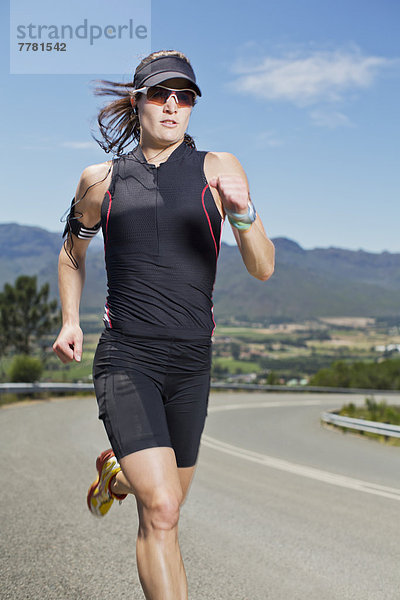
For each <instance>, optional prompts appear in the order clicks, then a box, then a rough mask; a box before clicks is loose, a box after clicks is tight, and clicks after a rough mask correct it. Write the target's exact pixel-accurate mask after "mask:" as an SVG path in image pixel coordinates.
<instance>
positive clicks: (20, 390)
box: [0, 382, 400, 396]
mask: <svg viewBox="0 0 400 600" xmlns="http://www.w3.org/2000/svg"><path fill="white" fill-rule="evenodd" d="M211 389H214V390H244V391H246V390H248V391H251V390H255V391H266V392H268V391H271V392H322V393H324V394H367V395H369V396H373V395H376V394H385V395H387V394H397V395H400V390H368V389H361V388H332V387H322V386H321V387H313V386H308V385H260V384H256V383H223V382H221V383H218V382H216V383H212V384H211ZM87 390H89V391H90V390H93V391H94V388H93V383H61V382H60V383H53V382H48V383H0V394H34V393H37V392H76V391H87Z"/></svg>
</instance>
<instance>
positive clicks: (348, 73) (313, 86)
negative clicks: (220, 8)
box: [229, 47, 392, 106]
mask: <svg viewBox="0 0 400 600" xmlns="http://www.w3.org/2000/svg"><path fill="white" fill-rule="evenodd" d="M391 62H392V61H390V60H389V59H387V58H384V57H379V56H365V55H363V54H362V53H361V51H360V50H359V49H358V48H357V47H352V48H350V49H347V50H334V51H327V50H309V51H308V52H305V51H298V52H291V53H290V54H287V55H285V56H283V57H280V58H273V57H268V56H267V57H265V58H262V59H261V60H258V62H257V64H254V63H253V64H251V62H250V61H249V60H247V61H246V63H245V62H244V61H237V62H236V63H235V65H234V66H233V72H234V73H236V74H237V78H236V80H235V81H233V82H231V83H230V84H229V85H230V87H233V88H234V89H236V90H237V91H242V92H245V93H246V94H254V95H255V96H257V97H261V98H265V99H266V100H285V101H288V102H292V103H294V104H296V105H298V106H310V105H315V104H318V103H321V102H326V101H328V102H337V101H340V100H342V99H343V97H344V94H345V93H346V92H352V91H354V90H358V89H363V88H368V87H369V86H371V85H372V84H373V83H374V81H375V79H376V77H377V74H378V73H379V71H380V70H381V69H383V68H384V67H386V66H388V65H389V64H390V63H391Z"/></svg>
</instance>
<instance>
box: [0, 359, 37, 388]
mask: <svg viewBox="0 0 400 600" xmlns="http://www.w3.org/2000/svg"><path fill="white" fill-rule="evenodd" d="M42 373H43V363H42V361H41V360H40V359H39V358H34V357H33V356H28V355H26V354H20V355H17V356H15V357H14V359H13V361H12V363H11V366H10V369H9V371H8V375H9V378H10V380H11V381H12V382H13V383H18V382H23V383H34V382H35V381H37V380H38V379H40V376H41V375H42Z"/></svg>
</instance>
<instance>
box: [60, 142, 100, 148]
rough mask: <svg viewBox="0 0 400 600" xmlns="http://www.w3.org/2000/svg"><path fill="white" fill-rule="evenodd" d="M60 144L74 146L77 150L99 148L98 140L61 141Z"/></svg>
mask: <svg viewBox="0 0 400 600" xmlns="http://www.w3.org/2000/svg"><path fill="white" fill-rule="evenodd" d="M60 146H63V147H64V148H73V149H75V150H87V149H90V148H98V144H97V143H96V142H61V144H60Z"/></svg>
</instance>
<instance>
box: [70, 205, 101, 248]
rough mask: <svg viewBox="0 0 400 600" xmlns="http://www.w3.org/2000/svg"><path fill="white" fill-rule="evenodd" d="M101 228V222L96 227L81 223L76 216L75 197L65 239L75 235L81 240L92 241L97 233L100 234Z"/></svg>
mask: <svg viewBox="0 0 400 600" xmlns="http://www.w3.org/2000/svg"><path fill="white" fill-rule="evenodd" d="M81 216H82V215H81ZM100 227H101V221H99V222H98V223H96V225H94V227H86V226H85V225H83V224H82V223H81V222H80V221H78V217H76V216H75V197H73V198H72V202H71V209H70V211H69V215H68V217H67V222H66V224H65V228H64V232H63V237H64V236H66V235H67V233H73V234H74V235H76V237H77V238H79V239H80V240H90V239H91V238H92V237H94V236H95V235H96V233H98V231H99V229H100Z"/></svg>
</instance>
